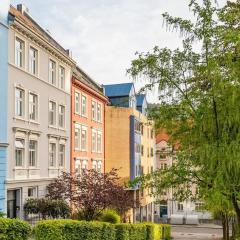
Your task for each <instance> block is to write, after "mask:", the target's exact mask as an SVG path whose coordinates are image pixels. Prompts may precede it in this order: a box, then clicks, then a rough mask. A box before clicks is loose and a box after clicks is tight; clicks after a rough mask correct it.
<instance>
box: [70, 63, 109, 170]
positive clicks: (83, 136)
mask: <svg viewBox="0 0 240 240" xmlns="http://www.w3.org/2000/svg"><path fill="white" fill-rule="evenodd" d="M107 103H108V99H107V97H105V96H104V94H103V88H102V87H101V86H99V85H98V84H97V83H96V82H94V81H93V80H92V79H91V78H90V77H89V76H88V75H87V74H86V73H85V72H83V71H82V70H81V69H80V68H79V67H77V68H75V69H74V71H73V77H72V127H71V129H72V144H71V172H72V173H78V174H81V172H82V170H83V169H95V170H98V171H99V172H104V161H105V145H104V141H105V114H104V113H105V107H106V104H107Z"/></svg>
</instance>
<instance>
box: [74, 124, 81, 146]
mask: <svg viewBox="0 0 240 240" xmlns="http://www.w3.org/2000/svg"><path fill="white" fill-rule="evenodd" d="M75 149H80V128H78V127H77V126H76V125H75Z"/></svg>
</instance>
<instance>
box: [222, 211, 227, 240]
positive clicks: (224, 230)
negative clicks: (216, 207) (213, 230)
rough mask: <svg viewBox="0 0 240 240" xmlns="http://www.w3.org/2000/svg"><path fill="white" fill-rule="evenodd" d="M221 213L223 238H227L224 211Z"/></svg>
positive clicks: (224, 239) (225, 239)
mask: <svg viewBox="0 0 240 240" xmlns="http://www.w3.org/2000/svg"><path fill="white" fill-rule="evenodd" d="M221 215H222V227H223V240H227V231H226V230H227V229H226V218H225V214H224V213H223V214H221Z"/></svg>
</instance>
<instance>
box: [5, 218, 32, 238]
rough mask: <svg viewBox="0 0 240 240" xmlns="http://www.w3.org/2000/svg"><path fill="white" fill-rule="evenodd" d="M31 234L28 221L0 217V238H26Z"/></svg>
mask: <svg viewBox="0 0 240 240" xmlns="http://www.w3.org/2000/svg"><path fill="white" fill-rule="evenodd" d="M30 234H31V227H30V225H29V224H28V223H26V222H23V221H21V220H18V219H9V218H0V239H1V240H27V239H28V237H29V236H30Z"/></svg>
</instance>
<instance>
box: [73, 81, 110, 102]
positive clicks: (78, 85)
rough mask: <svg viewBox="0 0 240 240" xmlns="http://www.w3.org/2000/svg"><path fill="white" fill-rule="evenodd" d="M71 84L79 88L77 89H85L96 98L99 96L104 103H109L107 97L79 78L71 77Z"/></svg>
mask: <svg viewBox="0 0 240 240" xmlns="http://www.w3.org/2000/svg"><path fill="white" fill-rule="evenodd" d="M72 85H73V86H74V87H77V88H79V89H83V90H85V91H86V92H88V93H90V94H92V95H93V96H95V97H96V98H100V99H101V100H103V101H104V102H105V103H109V100H108V98H107V97H106V96H105V95H103V94H101V93H100V92H99V91H96V90H94V89H92V88H91V87H89V86H87V85H86V84H84V83H82V82H81V80H79V79H77V78H75V77H73V78H72Z"/></svg>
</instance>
